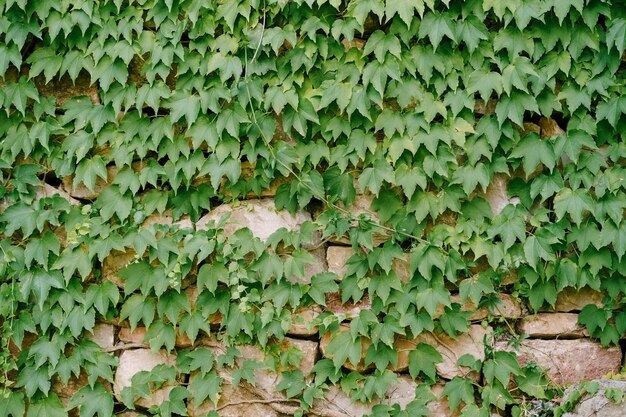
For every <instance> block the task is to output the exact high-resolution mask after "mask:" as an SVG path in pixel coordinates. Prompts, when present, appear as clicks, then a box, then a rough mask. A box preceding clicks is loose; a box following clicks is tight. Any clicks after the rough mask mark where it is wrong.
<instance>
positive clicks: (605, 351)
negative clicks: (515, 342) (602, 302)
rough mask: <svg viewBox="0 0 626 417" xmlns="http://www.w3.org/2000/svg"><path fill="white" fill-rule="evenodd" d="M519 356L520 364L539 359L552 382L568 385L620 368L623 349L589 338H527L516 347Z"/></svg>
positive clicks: (502, 347)
mask: <svg viewBox="0 0 626 417" xmlns="http://www.w3.org/2000/svg"><path fill="white" fill-rule="evenodd" d="M495 349H496V350H506V351H514V349H513V348H512V347H511V346H509V345H507V344H506V342H497V343H496V346H495ZM517 359H518V361H519V362H520V364H521V365H525V364H527V363H530V362H534V363H536V364H537V365H539V366H541V367H542V368H545V369H546V373H547V376H548V378H549V379H550V380H551V381H552V382H554V383H556V384H559V385H566V384H570V383H574V382H580V381H586V380H590V379H598V378H601V377H602V376H603V375H606V374H607V373H609V372H617V371H618V370H619V368H620V365H621V362H622V352H621V350H620V348H619V347H603V346H602V345H601V344H600V343H597V342H592V341H590V340H586V339H574V340H544V339H526V340H524V341H522V343H521V345H520V348H519V350H518V351H517Z"/></svg>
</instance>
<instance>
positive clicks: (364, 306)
mask: <svg viewBox="0 0 626 417" xmlns="http://www.w3.org/2000/svg"><path fill="white" fill-rule="evenodd" d="M371 309H372V303H371V301H370V299H369V297H368V296H367V295H364V296H363V298H361V299H360V300H359V301H358V302H356V303H354V302H352V301H351V300H349V301H347V302H346V303H345V304H344V303H342V302H341V293H338V292H333V293H327V294H326V308H325V309H324V310H325V311H330V312H332V313H333V314H335V315H337V316H343V318H344V319H353V318H355V317H358V316H359V314H360V313H361V311H362V310H371Z"/></svg>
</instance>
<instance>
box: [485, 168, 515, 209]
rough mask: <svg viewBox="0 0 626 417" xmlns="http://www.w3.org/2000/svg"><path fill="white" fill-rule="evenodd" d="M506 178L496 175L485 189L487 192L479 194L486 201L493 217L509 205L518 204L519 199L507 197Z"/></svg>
mask: <svg viewBox="0 0 626 417" xmlns="http://www.w3.org/2000/svg"><path fill="white" fill-rule="evenodd" d="M507 184H508V178H507V177H506V176H504V175H502V174H496V175H494V177H493V180H492V181H491V184H489V187H487V192H486V193H484V194H481V196H482V197H483V198H484V199H485V200H487V202H488V203H489V205H490V206H491V211H492V212H493V214H494V216H495V215H498V214H500V213H501V212H502V210H504V208H505V207H506V206H508V205H509V204H513V205H517V204H519V203H520V199H519V198H517V197H509V194H508V192H507Z"/></svg>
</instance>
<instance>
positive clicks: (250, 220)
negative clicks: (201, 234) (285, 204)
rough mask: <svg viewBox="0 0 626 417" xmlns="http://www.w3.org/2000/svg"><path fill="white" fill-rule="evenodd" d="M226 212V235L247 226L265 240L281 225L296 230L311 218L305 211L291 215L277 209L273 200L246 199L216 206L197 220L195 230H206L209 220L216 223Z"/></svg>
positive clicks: (255, 234)
mask: <svg viewBox="0 0 626 417" xmlns="http://www.w3.org/2000/svg"><path fill="white" fill-rule="evenodd" d="M227 213H230V218H229V219H228V221H227V222H226V224H225V225H224V232H225V233H226V235H231V234H233V233H235V232H236V231H237V230H239V229H241V228H244V227H247V228H249V229H250V231H251V232H252V234H253V235H254V236H255V237H258V238H259V239H261V240H267V238H268V237H270V235H271V234H272V233H274V232H275V231H277V230H278V229H280V228H281V227H284V228H286V229H287V230H297V229H298V228H299V226H300V225H301V224H302V223H304V222H305V221H307V220H311V216H310V215H309V214H308V213H305V212H299V213H297V214H296V215H295V216H292V215H291V214H290V213H289V212H288V211H287V210H277V209H276V206H275V205H274V201H273V200H270V199H260V200H247V202H246V203H243V204H241V205H239V206H236V207H234V206H233V205H231V204H223V205H221V206H218V207H216V208H215V209H213V210H211V212H209V213H208V214H207V215H205V216H203V217H202V218H201V219H200V220H198V222H197V223H196V230H206V229H207V228H208V224H209V222H210V221H211V220H213V221H215V222H216V223H217V222H218V221H219V219H220V218H221V217H222V216H223V215H225V214H227Z"/></svg>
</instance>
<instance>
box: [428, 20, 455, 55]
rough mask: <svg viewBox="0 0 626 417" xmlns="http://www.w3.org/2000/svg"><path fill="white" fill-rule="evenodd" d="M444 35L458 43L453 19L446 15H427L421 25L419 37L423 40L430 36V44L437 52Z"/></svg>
mask: <svg viewBox="0 0 626 417" xmlns="http://www.w3.org/2000/svg"><path fill="white" fill-rule="evenodd" d="M444 35H445V36H446V37H447V38H448V39H450V40H452V41H456V37H455V36H454V26H453V24H452V19H450V17H449V16H448V15H447V14H444V13H437V12H428V13H426V14H425V15H424V18H423V19H422V22H421V23H420V28H419V37H420V38H422V39H423V38H425V37H426V36H428V39H429V40H430V43H431V44H432V45H433V49H434V50H437V47H438V46H439V43H441V40H442V39H443V37H444Z"/></svg>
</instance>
